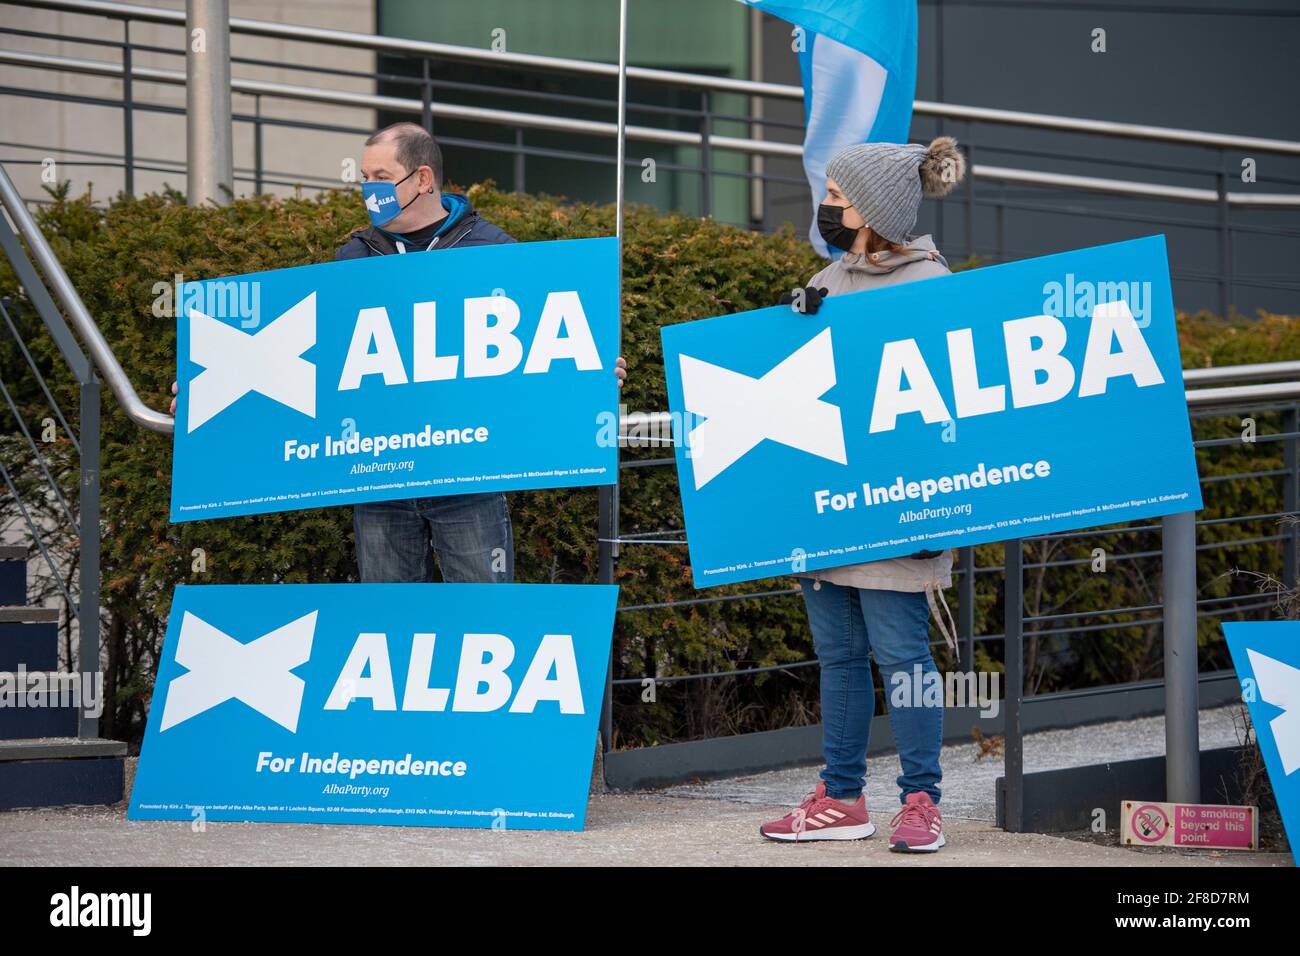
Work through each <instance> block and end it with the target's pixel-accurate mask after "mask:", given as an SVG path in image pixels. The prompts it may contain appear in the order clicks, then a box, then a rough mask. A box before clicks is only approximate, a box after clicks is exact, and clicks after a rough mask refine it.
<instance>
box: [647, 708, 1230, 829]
mask: <svg viewBox="0 0 1300 956" xmlns="http://www.w3.org/2000/svg"><path fill="white" fill-rule="evenodd" d="M1237 710H1238V708H1237V707H1235V706H1229V707H1218V708H1215V709H1213V710H1203V711H1201V720H1200V724H1201V749H1202V750H1215V749H1217V748H1220V747H1234V746H1237V745H1238V744H1240V743H1241V740H1240V739H1239V737H1238V733H1237V728H1236V726H1235V725H1234V724H1233V720H1232V717H1233V714H1234V713H1236V712H1237ZM978 749H979V748H978V747H977V746H976V745H975V743H974V741H972V742H971V743H968V744H950V745H948V746H946V747H944V748H943V756H942V757H941V758H940V760H941V764H942V766H943V773H944V776H943V783H942V786H941V789H942V790H943V796H942V799H941V801H940V803H941V805H942V807H943V817H944V820H945V821H947V820H949V819H960V820H977V821H980V822H983V823H990V824H991V823H992V822H993V821H994V820H995V819H996V811H995V809H994V804H993V781H995V780H996V779H997V778H998V777H1000V776H1002V758H1001V757H1000V756H996V757H985V758H983V759H982V760H976V759H975V755H976V754H977V753H978ZM1164 752H1165V719H1164V717H1163V716H1158V717H1144V718H1141V719H1139V720H1125V721H1116V722H1114V723H1107V724H1093V725H1091V726H1088V727H1073V728H1070V729H1069V730H1044V731H1039V732H1038V733H1033V734H1026V735H1025V772H1026V773H1030V772H1032V771H1036V770H1058V769H1061V768H1063V767H1079V766H1084V765H1087V764H1093V763H1098V762H1100V761H1102V760H1114V761H1119V760H1133V759H1136V758H1139V757H1158V756H1160V755H1161V754H1163V753H1164ZM818 769H819V768H816V767H812V768H801V769H795V770H779V771H774V772H772V773H764V774H757V775H755V776H752V777H736V778H732V779H728V780H715V781H711V782H709V783H702V784H692V785H684V786H679V787H670V788H668V789H667V790H665V791H663V792H664V793H666V794H669V795H671V796H674V797H687V798H700V799H707V800H725V801H727V802H729V803H741V804H745V803H749V804H759V805H765V806H773V805H776V806H780V805H790V806H793V805H795V804H797V803H798V802H799V801H800V800H801V799H803V797H804V795H805V794H807V793H808V792H809V791H811V790H812V788H813V787H814V786H816V784H817V772H818ZM900 773H902V769H901V767H900V766H899V763H898V756H897V755H896V754H892V753H891V754H883V755H881V756H878V757H872V758H871V759H870V760H868V761H867V806H868V808H876V807H878V808H880V810H881V812H882V813H883V814H892V813H893V812H895V809H896V808H897V806H898V785H897V784H896V783H895V780H896V779H897V778H898V775H899V774H900ZM874 816H875V814H873V817H874Z"/></svg>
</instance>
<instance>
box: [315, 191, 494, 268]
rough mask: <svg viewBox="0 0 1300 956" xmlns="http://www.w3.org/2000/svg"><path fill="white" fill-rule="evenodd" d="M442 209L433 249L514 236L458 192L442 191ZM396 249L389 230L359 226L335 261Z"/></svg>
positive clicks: (475, 243)
mask: <svg viewBox="0 0 1300 956" xmlns="http://www.w3.org/2000/svg"><path fill="white" fill-rule="evenodd" d="M442 208H443V209H445V210H447V218H446V219H444V220H443V221H442V224H441V225H440V226H439V227H438V231H437V232H436V233H435V234H434V236H435V242H434V246H433V249H432V250H430V251H435V250H438V249H450V248H452V247H453V246H455V247H457V248H464V247H466V246H491V245H496V244H498V243H502V242H514V241H515V238H514V236H512V235H510V233H508V232H506V231H505V230H504V229H501V228H500V227H498V226H494V225H493V224H492V223H490V222H488V221H487V220H486V219H484V218H483V217H482V216H480V215H479V214H478V213H477V212H475V211H474V207H473V206H471V205H470V204H469V200H468V199H466V198H465V197H464V196H461V195H459V194H458V193H443V194H442ZM410 251H411V252H424V250H423V249H418V250H417V249H411V250H410ZM396 252H397V240H396V239H395V238H394V237H393V233H390V232H388V231H386V230H384V229H381V228H379V227H378V226H370V227H369V228H368V229H360V230H358V231H357V232H354V233H353V234H352V235H351V236H350V237H349V238H348V241H347V242H345V243H344V244H343V247H342V248H340V249H339V251H338V252H336V253H334V258H335V260H340V259H365V258H367V257H369V256H389V255H393V254H394V253H396Z"/></svg>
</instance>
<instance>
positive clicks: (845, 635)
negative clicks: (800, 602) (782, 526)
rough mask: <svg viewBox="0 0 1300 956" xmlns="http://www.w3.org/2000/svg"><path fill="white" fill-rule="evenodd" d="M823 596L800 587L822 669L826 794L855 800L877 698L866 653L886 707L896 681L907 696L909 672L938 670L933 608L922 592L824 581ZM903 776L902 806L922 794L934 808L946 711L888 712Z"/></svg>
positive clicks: (916, 707) (807, 583)
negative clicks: (902, 682)
mask: <svg viewBox="0 0 1300 956" xmlns="http://www.w3.org/2000/svg"><path fill="white" fill-rule="evenodd" d="M820 583H821V587H820V588H814V587H813V584H814V582H813V581H811V580H809V579H808V578H802V579H800V585H801V586H802V588H803V597H804V603H805V604H806V605H807V607H808V623H809V625H810V626H811V628H812V634H813V644H814V646H815V647H816V650H817V658H818V660H819V661H821V696H822V749H823V751H824V756H825V758H826V769H825V770H823V771H822V775H821V776H822V780H823V781H825V783H826V793H827V795H828V796H831V797H834V798H835V799H837V800H856V799H857V798H858V794H860V793H861V792H862V788H863V786H864V785H865V784H866V774H867V743H868V740H869V738H870V736H871V718H872V717H873V716H875V710H876V692H875V687H874V686H873V684H872V680H871V663H870V661H869V659H868V657H867V654H868V652H870V654H871V656H873V657H874V658H875V659H876V667H878V668H879V669H880V676H881V679H882V680H883V681H884V687H885V699H886V700H891V699H892V694H891V691H892V689H893V687H894V684H893V683H892V679H893V676H894V674H896V673H899V672H902V674H903V675H904V676H905V677H906V679H907V681H908V682H909V683H908V686H909V688H910V687H911V686H912V684H913V682H914V674H913V666H914V665H917V664H920V665H921V673H922V674H925V673H927V672H929V671H934V670H937V669H938V668H937V667H936V665H935V663H934V655H933V654H931V653H930V608H929V604H928V603H927V602H926V599H925V592H924V591H916V592H910V591H883V590H878V589H876V588H851V587H842V586H840V585H838V584H831V583H830V582H829V581H822V582H820ZM889 726H890V729H891V730H893V732H894V742H895V744H896V745H897V747H898V757H899V760H900V762H901V763H902V765H903V772H902V774H901V775H900V776H899V777H898V788H899V791H900V799H906V797H907V794H909V793H912V792H914V791H917V790H924V791H925V792H926V793H928V794H929V795H930V799H931V800H933V801H934V802H935V803H938V802H939V781H940V780H941V779H942V778H943V771H942V770H940V768H939V751H940V748H941V746H942V743H943V708H942V707H941V706H939V707H936V706H925V705H924V703H923V701H921V700H917V699H916V698H915V696H914V697H913V698H912V705H911V706H906V707H903V706H899V707H892V706H891V707H890V708H889Z"/></svg>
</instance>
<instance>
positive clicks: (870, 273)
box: [797, 236, 952, 624]
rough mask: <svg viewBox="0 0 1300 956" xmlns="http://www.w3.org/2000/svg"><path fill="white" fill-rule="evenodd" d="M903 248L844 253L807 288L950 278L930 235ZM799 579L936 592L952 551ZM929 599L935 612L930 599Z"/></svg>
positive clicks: (849, 288) (838, 289) (944, 582)
mask: <svg viewBox="0 0 1300 956" xmlns="http://www.w3.org/2000/svg"><path fill="white" fill-rule="evenodd" d="M905 245H906V249H907V251H906V252H903V253H895V252H888V251H886V252H880V253H875V254H874V255H854V254H853V253H851V252H849V253H845V254H844V255H842V256H840V258H839V259H837V260H835V261H834V262H832V263H831V264H830V265H828V266H827V267H826V268H825V269H823V270H822V271H821V272H819V273H817V274H816V275H815V276H813V277H812V278H811V279H810V280H808V285H810V286H812V287H813V288H815V289H826V290H827V292H828V293H829V294H830V295H842V294H844V293H847V292H862V291H865V290H867V289H880V288H883V287H885V286H889V285H898V284H899V283H900V282H914V281H916V280H917V279H929V278H931V277H933V276H946V275H948V274H949V269H948V263H947V261H946V260H945V259H944V258H943V256H942V255H940V253H939V250H938V249H936V248H935V247H934V241H933V240H931V238H930V237H929V236H909V237H908V240H907V242H906V243H905ZM918 550H919V549H918ZM797 577H804V578H812V579H814V580H816V581H830V582H831V583H832V584H839V585H843V586H845V587H854V588H875V589H877V590H881V591H938V590H939V589H941V588H948V587H952V551H951V549H950V550H947V551H944V552H943V553H942V554H940V555H939V556H938V557H937V558H886V559H885V560H883V561H867V562H864V563H862V564H846V565H844V566H842V567H838V568H823V569H822V570H820V571H810V572H807V573H804V574H800V575H797ZM927 598H928V599H929V601H930V604H931V607H932V608H933V607H934V603H933V602H934V598H933V596H932V595H927ZM936 616H937V615H936ZM940 623H941V624H942V621H940Z"/></svg>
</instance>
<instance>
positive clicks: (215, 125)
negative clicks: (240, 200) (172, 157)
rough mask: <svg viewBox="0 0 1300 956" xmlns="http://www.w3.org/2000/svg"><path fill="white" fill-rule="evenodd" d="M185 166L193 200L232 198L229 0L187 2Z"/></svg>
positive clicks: (219, 202) (218, 201) (224, 201)
mask: <svg viewBox="0 0 1300 956" xmlns="http://www.w3.org/2000/svg"><path fill="white" fill-rule="evenodd" d="M185 34H186V36H185V144H186V145H185V168H186V180H187V183H186V187H187V199H188V201H189V204H190V205H191V206H200V205H202V204H203V203H205V202H213V203H216V204H217V205H220V206H224V205H227V204H228V203H229V202H230V200H231V199H233V198H234V189H235V161H234V147H233V145H232V140H231V125H230V124H231V114H230V0H187V2H186V4H185Z"/></svg>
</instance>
